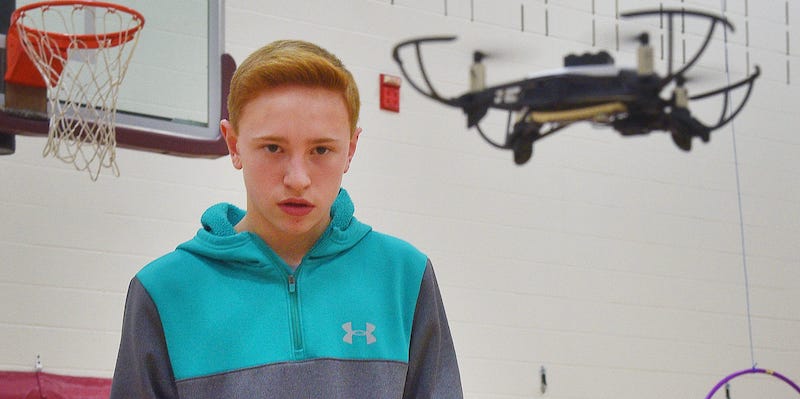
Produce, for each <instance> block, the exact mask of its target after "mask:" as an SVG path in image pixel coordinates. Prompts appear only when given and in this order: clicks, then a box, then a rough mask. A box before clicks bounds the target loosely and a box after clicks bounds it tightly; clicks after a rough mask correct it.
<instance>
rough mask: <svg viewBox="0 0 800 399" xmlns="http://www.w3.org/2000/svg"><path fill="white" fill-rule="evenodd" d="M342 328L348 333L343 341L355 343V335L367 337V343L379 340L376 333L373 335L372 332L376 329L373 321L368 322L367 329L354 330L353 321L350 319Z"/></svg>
mask: <svg viewBox="0 0 800 399" xmlns="http://www.w3.org/2000/svg"><path fill="white" fill-rule="evenodd" d="M342 330H344V331H345V332H347V334H345V335H344V338H342V341H344V342H347V343H348V344H350V345H352V344H353V336H354V335H355V336H357V337H367V345H369V344H374V343H375V341H377V340H378V339H377V338H375V336H374V335H372V333H373V332H374V331H375V325H374V324H371V323H367V329H366V330H353V323H352V322H349V321H348V322H347V323H344V324H342Z"/></svg>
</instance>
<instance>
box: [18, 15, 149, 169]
mask: <svg viewBox="0 0 800 399" xmlns="http://www.w3.org/2000/svg"><path fill="white" fill-rule="evenodd" d="M143 25H144V17H143V16H142V14H140V13H139V12H138V11H136V10H133V9H130V8H127V7H124V6H121V5H117V4H112V3H106V2H101V1H93V0H50V1H42V2H38V3H32V4H29V5H26V6H22V7H20V8H18V9H17V10H16V11H14V13H13V14H12V15H11V27H10V29H9V44H8V57H9V60H10V61H9V70H8V71H7V74H6V81H8V82H14V83H19V84H24V85H28V86H38V87H46V88H47V102H48V109H47V112H48V116H49V118H50V128H49V131H48V137H47V144H46V145H45V148H44V150H43V151H42V155H43V156H45V157H46V156H48V155H52V156H54V157H56V158H58V159H61V160H63V161H64V162H67V163H71V164H73V165H74V166H75V168H76V169H78V170H86V171H88V172H89V174H90V175H91V177H92V180H97V178H98V176H99V175H100V170H101V169H102V168H104V167H105V168H110V169H111V170H112V172H113V173H114V175H115V176H119V169H118V168H117V164H116V159H115V158H116V152H115V150H116V139H115V126H116V110H117V94H118V92H119V87H120V84H121V83H122V80H123V79H124V77H125V72H126V71H127V70H128V64H129V63H130V59H131V55H132V54H133V51H134V50H135V48H136V43H137V42H138V40H139V32H140V30H141V29H142V26H143ZM12 42H13V43H12ZM23 51H24V53H25V54H27V58H26V57H23V54H22V52H23ZM12 53H13V54H12Z"/></svg>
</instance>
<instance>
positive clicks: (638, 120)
mask: <svg viewBox="0 0 800 399" xmlns="http://www.w3.org/2000/svg"><path fill="white" fill-rule="evenodd" d="M621 15H622V16H623V17H642V16H652V15H660V16H666V17H668V19H667V33H668V36H667V40H668V42H667V57H668V61H667V68H668V69H667V73H666V75H664V76H660V75H659V74H658V73H656V72H655V68H654V61H653V48H652V47H651V46H650V44H649V35H648V34H647V33H646V32H645V33H642V34H640V35H638V36H637V37H636V38H637V41H638V42H639V49H638V51H637V67H636V68H635V69H632V68H631V69H625V68H618V67H616V66H614V59H613V58H612V57H611V55H610V54H608V53H607V52H605V51H600V52H598V53H596V54H588V53H587V54H582V55H568V56H566V57H564V68H563V69H559V70H557V71H551V72H544V73H539V74H536V75H531V76H529V77H528V78H526V79H522V80H517V81H513V82H509V83H504V84H499V85H496V86H490V87H487V86H486V69H485V66H484V65H483V63H482V60H483V59H484V58H485V56H486V54H485V53H483V52H480V51H476V52H474V54H473V64H472V67H471V68H470V90H469V92H467V93H465V94H462V95H461V96H459V97H454V98H444V97H442V96H441V95H439V93H438V92H437V91H436V90H435V89H434V87H433V85H432V84H431V81H430V79H429V78H428V74H427V72H426V70H425V67H424V65H423V62H422V53H421V52H420V46H421V45H422V44H425V43H431V42H447V41H452V40H455V38H456V37H455V36H435V37H422V38H416V39H411V40H407V41H404V42H402V43H399V44H398V45H396V46H395V47H394V50H393V52H392V56H393V58H394V60H395V62H397V64H398V65H399V66H400V71H401V73H402V74H403V76H404V77H405V78H406V80H407V81H408V82H409V84H410V85H411V86H412V87H413V88H414V89H415V90H416V91H418V92H419V93H421V94H422V95H424V96H425V97H428V98H430V99H432V100H435V101H437V102H440V103H442V104H445V105H448V106H451V107H457V108H461V109H462V110H463V111H464V113H465V114H466V116H467V127H468V128H471V127H475V128H476V129H477V131H478V133H479V134H480V136H481V137H482V138H483V139H484V140H485V141H486V142H488V143H489V144H491V145H492V146H494V147H496V148H499V149H504V150H511V151H513V153H514V162H515V163H516V164H518V165H522V164H524V163H526V162H527V161H528V160H529V159H530V158H531V156H532V155H533V143H534V142H535V141H537V140H539V139H541V138H543V137H547V136H549V135H551V134H553V133H555V132H557V131H559V130H561V129H563V128H565V127H567V126H569V125H570V124H572V123H574V122H579V121H588V122H592V123H595V124H599V125H603V126H610V127H612V128H614V129H615V130H617V131H618V132H619V133H621V134H622V135H623V136H631V135H641V134H647V133H650V132H651V131H665V132H669V133H671V135H672V139H673V141H674V142H675V144H676V145H677V146H678V147H679V148H681V149H682V150H684V151H689V150H691V146H692V138H694V137H699V138H700V139H701V140H702V141H703V142H708V140H709V138H710V134H711V132H712V131H714V130H716V129H719V128H720V127H722V126H724V125H725V124H727V123H728V122H730V121H731V120H733V118H735V117H736V115H738V114H739V112H740V111H741V110H742V108H743V107H744V105H745V103H746V102H747V100H748V99H749V97H750V93H751V92H752V89H753V84H754V82H755V80H756V78H757V77H758V76H759V74H760V69H759V68H758V66H756V67H755V71H754V72H753V73H751V74H750V75H749V76H747V77H746V78H745V79H743V80H741V81H738V82H735V83H731V84H729V85H727V86H724V87H721V88H718V89H715V90H710V91H707V92H704V93H701V94H695V95H692V96H690V95H689V93H688V89H687V88H686V83H687V81H686V73H687V71H688V70H689V69H690V68H691V67H692V66H694V64H695V63H696V62H697V60H698V59H699V58H700V56H701V55H702V54H703V52H704V51H705V50H706V47H707V46H708V44H709V42H710V41H711V37H712V35H713V34H714V29H715V27H716V26H717V25H718V24H721V25H723V29H725V28H727V29H730V30H731V31H733V25H732V24H731V23H730V22H729V21H728V20H727V19H725V18H723V17H720V16H717V15H714V14H709V13H705V12H700V11H690V10H685V9H679V10H678V9H659V10H644V11H634V12H628V13H624V14H621ZM676 15H679V16H681V17H683V16H693V17H702V18H705V19H707V20H708V21H709V25H710V26H709V30H708V33H707V34H706V36H705V39H704V41H703V42H702V44H701V46H700V48H699V49H698V51H697V52H696V53H695V54H694V55H693V56H692V57H691V58H689V59H688V61H687V62H685V63H684V65H683V66H682V67H681V68H680V69H677V70H673V30H672V25H673V24H672V18H673V17H674V16H676ZM408 46H413V47H414V49H415V50H416V58H417V64H418V66H419V70H420V74H421V77H422V80H423V81H424V85H425V87H423V86H421V85H419V84H418V83H417V82H415V81H414V80H413V79H411V78H409V75H408V72H407V71H406V69H405V67H404V66H403V62H402V60H401V57H400V51H401V49H403V48H405V47H408ZM741 87H744V88H745V89H746V92H745V95H744V97H743V98H742V100H741V101H740V102H739V104H738V105H736V106H735V107H731V106H730V93H731V92H732V91H733V90H735V89H738V88H741ZM670 89H671V92H669V90H670ZM665 91H666V92H669V94H668V95H669V97H667V98H662V96H661V95H662V92H665ZM716 96H722V99H723V104H724V105H723V109H722V111H721V113H720V116H719V119H718V120H717V121H716V123H713V124H706V123H703V122H701V121H700V120H698V119H696V118H695V117H694V116H692V113H691V112H690V111H689V101H690V100H701V99H707V98H712V97H716ZM492 108H494V109H499V110H505V111H508V121H507V123H506V132H505V140H504V141H503V142H498V141H495V140H492V139H491V138H490V137H488V136H487V135H486V134H485V133H484V132H483V130H481V127H480V125H479V123H480V121H481V119H483V117H484V116H486V114H487V113H488V111H489V109H492ZM512 122H513V123H512Z"/></svg>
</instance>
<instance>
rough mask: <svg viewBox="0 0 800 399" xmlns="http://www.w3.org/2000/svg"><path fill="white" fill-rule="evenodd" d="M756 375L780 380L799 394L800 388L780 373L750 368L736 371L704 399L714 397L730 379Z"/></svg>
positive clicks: (719, 383)
mask: <svg viewBox="0 0 800 399" xmlns="http://www.w3.org/2000/svg"><path fill="white" fill-rule="evenodd" d="M758 373H761V374H769V375H771V376H773V377H776V378H778V379H780V380H782V381H783V382H785V383H787V384H789V385H790V386H791V387H792V388H794V390H795V391H797V393H800V387H799V386H797V384H795V383H794V381H792V380H790V379H789V378H787V377H785V376H784V375H782V374H781V373H779V372H777V371H772V370H766V369H757V368H751V369H747V370H742V371H737V372H735V373H733V374H731V375H729V376H727V377H725V378H723V379H722V381H720V382H718V383H717V385H715V386H714V388H713V389H712V390H711V392H709V393H708V395H706V399H711V397H712V396H714V394H715V393H716V392H717V390H719V389H720V388H721V387H722V386H723V385H725V383H726V382H728V381H730V380H732V379H734V378H736V377H738V376H740V375H743V374H758Z"/></svg>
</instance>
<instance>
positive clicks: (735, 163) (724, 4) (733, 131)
mask: <svg viewBox="0 0 800 399" xmlns="http://www.w3.org/2000/svg"><path fill="white" fill-rule="evenodd" d="M721 6H722V13H723V15H724V13H725V11H727V9H728V7H727V0H721ZM722 32H723V42H724V44H725V77H726V79H727V80H728V85H730V84H731V70H730V64H729V57H728V30H727V29H723V30H722ZM728 107H729V108H730V109H731V110H732V108H733V104H731V103H730V102H729V103H728ZM731 138H732V141H733V166H734V169H735V172H736V194H737V198H738V202H739V233H740V239H741V244H742V268H743V269H744V292H745V302H746V306H747V332H748V337H749V339H750V361H751V365H752V367H753V369H755V368H756V365H757V363H756V356H755V350H754V349H753V321H752V318H751V316H750V281H749V279H748V276H747V249H746V245H745V243H746V242H745V234H744V215H743V213H742V186H741V182H740V179H739V177H740V176H739V154H738V152H737V150H736V124H735V123H734V122H733V121H731Z"/></svg>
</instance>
